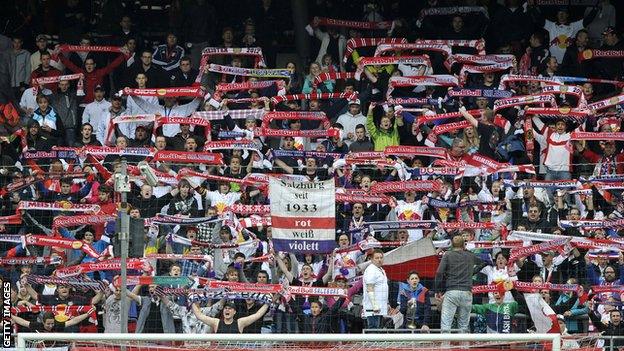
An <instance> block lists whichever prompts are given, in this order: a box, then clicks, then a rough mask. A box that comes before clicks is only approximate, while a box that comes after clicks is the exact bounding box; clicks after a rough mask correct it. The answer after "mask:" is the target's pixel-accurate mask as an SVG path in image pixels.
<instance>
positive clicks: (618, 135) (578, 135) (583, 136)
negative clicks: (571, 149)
mask: <svg viewBox="0 0 624 351" xmlns="http://www.w3.org/2000/svg"><path fill="white" fill-rule="evenodd" d="M570 139H572V140H624V132H572V134H571V135H570Z"/></svg>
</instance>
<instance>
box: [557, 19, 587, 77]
mask: <svg viewBox="0 0 624 351" xmlns="http://www.w3.org/2000/svg"><path fill="white" fill-rule="evenodd" d="M588 43H589V35H588V34H587V31H586V30H585V29H581V30H579V31H578V32H577V33H576V38H575V40H574V44H572V45H570V46H568V48H567V49H566V52H565V54H563V61H562V62H561V66H560V67H559V71H560V73H561V74H562V75H564V76H570V77H586V76H587V74H586V69H587V67H586V66H587V65H586V64H583V63H581V61H580V60H579V53H581V52H583V51H585V49H587V44H588Z"/></svg>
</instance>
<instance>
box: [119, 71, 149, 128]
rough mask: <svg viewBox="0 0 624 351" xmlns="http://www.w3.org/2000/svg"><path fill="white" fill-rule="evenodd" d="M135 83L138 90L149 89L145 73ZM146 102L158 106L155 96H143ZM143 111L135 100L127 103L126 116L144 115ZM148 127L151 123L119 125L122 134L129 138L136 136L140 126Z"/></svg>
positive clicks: (129, 100) (139, 75)
mask: <svg viewBox="0 0 624 351" xmlns="http://www.w3.org/2000/svg"><path fill="white" fill-rule="evenodd" d="M134 81H135V82H136V83H137V88H139V89H145V88H147V76H146V75H145V73H137V75H136V78H135V79H134ZM141 98H143V99H144V100H145V102H147V103H149V104H152V105H158V98H157V97H155V96H141ZM144 113H145V112H143V110H142V109H141V108H140V107H139V105H137V104H136V102H134V100H133V99H128V100H127V101H126V114H127V115H131V116H136V115H140V114H144ZM140 125H142V126H147V125H149V123H144V122H132V123H122V124H120V125H119V130H120V131H121V133H122V134H123V135H125V136H127V137H131V136H134V131H135V129H136V127H138V126H140Z"/></svg>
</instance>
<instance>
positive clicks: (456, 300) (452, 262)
mask: <svg viewBox="0 0 624 351" xmlns="http://www.w3.org/2000/svg"><path fill="white" fill-rule="evenodd" d="M464 245H465V242H464V238H463V237H462V236H461V235H456V236H454V237H453V239H451V250H450V251H447V252H446V253H445V254H444V256H442V261H441V262H440V265H439V266H438V271H437V272H436V277H435V286H436V297H437V298H438V299H440V300H442V312H441V321H440V328H441V329H442V332H443V333H449V332H450V330H451V327H452V325H453V319H454V318H455V317H457V328H458V329H460V330H461V331H462V333H467V332H469V328H468V326H469V323H470V310H471V308H472V276H473V275H474V274H475V273H476V272H478V271H480V270H481V268H483V266H485V263H484V262H482V261H481V259H480V258H479V257H478V256H476V255H475V254H474V253H472V252H469V251H466V249H465V248H464ZM443 291H444V295H442V292H443Z"/></svg>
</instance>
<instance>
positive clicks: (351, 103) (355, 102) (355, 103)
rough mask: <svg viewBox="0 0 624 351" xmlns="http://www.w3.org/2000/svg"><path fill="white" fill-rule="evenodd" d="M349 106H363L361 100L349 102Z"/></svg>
mask: <svg viewBox="0 0 624 351" xmlns="http://www.w3.org/2000/svg"><path fill="white" fill-rule="evenodd" d="M349 105H361V104H360V99H355V100H349Z"/></svg>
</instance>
